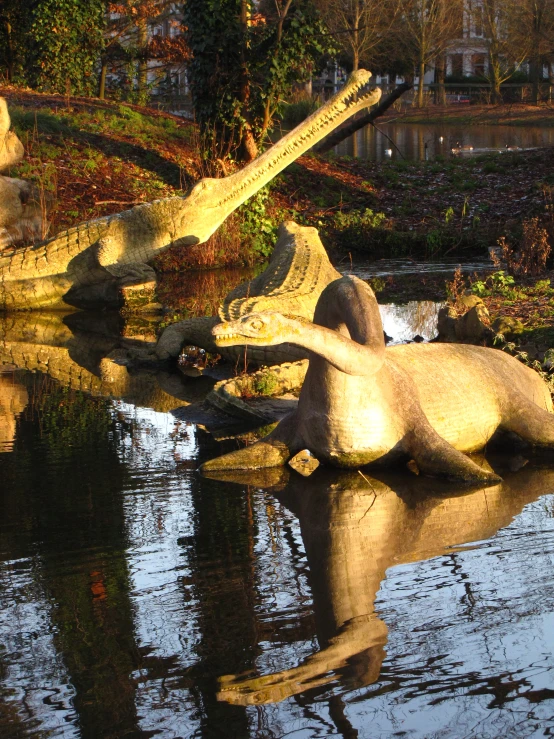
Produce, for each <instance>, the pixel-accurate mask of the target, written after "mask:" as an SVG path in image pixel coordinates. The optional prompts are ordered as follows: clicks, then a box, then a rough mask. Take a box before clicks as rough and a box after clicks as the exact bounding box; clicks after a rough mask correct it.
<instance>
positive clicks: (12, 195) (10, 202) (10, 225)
mask: <svg viewBox="0 0 554 739" xmlns="http://www.w3.org/2000/svg"><path fill="white" fill-rule="evenodd" d="M10 126H11V120H10V115H9V113H8V106H7V104H6V101H5V100H4V98H0V172H2V173H4V172H6V171H8V170H9V169H10V167H13V166H14V165H16V164H18V162H20V161H21V159H23V154H24V151H23V144H22V143H21V141H20V140H19V138H18V137H17V134H16V133H15V132H14V131H12V130H11V129H10ZM43 226H45V223H44V215H43V209H42V207H41V204H40V198H39V193H38V191H37V188H36V187H35V186H34V185H32V184H31V183H30V182H27V181H26V180H21V179H18V178H14V177H4V176H0V250H1V249H3V248H5V247H6V246H11V245H13V244H16V243H18V242H21V241H32V240H33V239H35V238H40V237H41V233H42V229H43Z"/></svg>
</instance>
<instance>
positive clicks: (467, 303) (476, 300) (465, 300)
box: [458, 293, 484, 310]
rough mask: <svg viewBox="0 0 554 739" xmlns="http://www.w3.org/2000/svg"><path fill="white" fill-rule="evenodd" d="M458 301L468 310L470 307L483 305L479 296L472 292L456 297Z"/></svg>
mask: <svg viewBox="0 0 554 739" xmlns="http://www.w3.org/2000/svg"><path fill="white" fill-rule="evenodd" d="M458 303H459V304H460V305H461V306H463V307H464V308H467V309H468V310H470V309H471V308H475V307H477V306H478V305H484V303H483V301H482V300H481V298H480V297H479V296H477V295H474V294H473V293H468V294H465V295H462V297H461V298H458Z"/></svg>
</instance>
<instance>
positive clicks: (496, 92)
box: [489, 55, 502, 105]
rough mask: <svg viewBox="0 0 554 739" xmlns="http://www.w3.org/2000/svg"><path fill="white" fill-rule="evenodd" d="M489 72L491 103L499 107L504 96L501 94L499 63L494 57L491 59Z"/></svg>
mask: <svg viewBox="0 0 554 739" xmlns="http://www.w3.org/2000/svg"><path fill="white" fill-rule="evenodd" d="M489 70H490V81H491V103H493V105H498V104H499V103H500V102H502V96H501V94H500V74H499V70H498V62H497V61H496V60H495V58H494V57H493V56H492V55H491V56H490V57H489Z"/></svg>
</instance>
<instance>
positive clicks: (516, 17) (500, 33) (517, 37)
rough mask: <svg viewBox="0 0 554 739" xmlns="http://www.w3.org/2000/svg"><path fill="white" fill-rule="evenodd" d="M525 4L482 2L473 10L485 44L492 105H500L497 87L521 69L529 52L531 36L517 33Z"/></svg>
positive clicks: (515, 0)
mask: <svg viewBox="0 0 554 739" xmlns="http://www.w3.org/2000/svg"><path fill="white" fill-rule="evenodd" d="M548 1H550V0H548ZM524 2H526V0H481V3H480V5H477V6H476V7H475V12H478V13H479V21H480V22H481V21H482V23H483V34H484V36H485V38H486V39H487V44H488V67H487V68H486V69H485V77H486V78H487V79H488V80H489V82H490V85H491V102H493V103H499V102H501V100H502V96H501V93H500V85H501V84H502V83H503V82H506V80H508V79H509V78H510V77H511V76H512V74H513V73H514V71H516V70H518V69H520V67H521V65H522V64H523V63H524V62H525V61H526V59H528V58H529V56H530V54H531V52H532V38H531V36H526V35H525V34H521V32H520V30H521V29H520V23H521V21H522V5H523V3H524Z"/></svg>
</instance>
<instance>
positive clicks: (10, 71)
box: [6, 21, 14, 82]
mask: <svg viewBox="0 0 554 739" xmlns="http://www.w3.org/2000/svg"><path fill="white" fill-rule="evenodd" d="M6 35H7V37H8V82H13V76H14V74H13V73H14V60H13V41H12V25H11V23H10V22H9V21H6Z"/></svg>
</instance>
